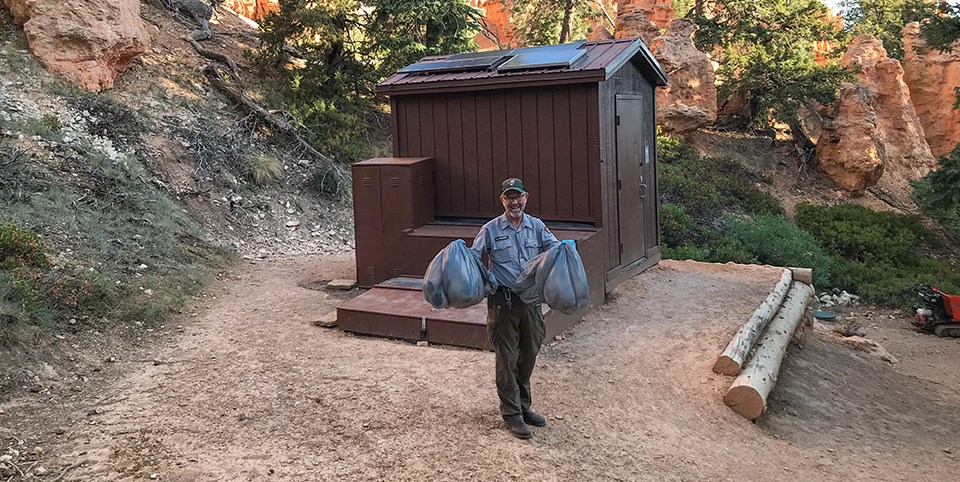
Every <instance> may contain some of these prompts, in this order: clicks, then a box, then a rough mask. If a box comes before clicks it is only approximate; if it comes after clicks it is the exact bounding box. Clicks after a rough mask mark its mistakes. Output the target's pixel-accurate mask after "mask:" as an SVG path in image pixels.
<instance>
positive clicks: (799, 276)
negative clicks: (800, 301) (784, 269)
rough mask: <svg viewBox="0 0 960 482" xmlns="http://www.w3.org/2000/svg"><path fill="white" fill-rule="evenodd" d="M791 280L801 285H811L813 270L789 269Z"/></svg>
mask: <svg viewBox="0 0 960 482" xmlns="http://www.w3.org/2000/svg"><path fill="white" fill-rule="evenodd" d="M790 272H791V273H793V280H794V281H799V282H801V283H803V284H808V285H811V286H812V285H813V270H812V269H810V268H790Z"/></svg>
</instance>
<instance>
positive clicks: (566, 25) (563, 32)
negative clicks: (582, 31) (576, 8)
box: [560, 0, 573, 44]
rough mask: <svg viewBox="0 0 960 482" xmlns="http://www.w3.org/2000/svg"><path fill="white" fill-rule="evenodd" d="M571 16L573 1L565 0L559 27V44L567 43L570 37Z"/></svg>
mask: <svg viewBox="0 0 960 482" xmlns="http://www.w3.org/2000/svg"><path fill="white" fill-rule="evenodd" d="M572 15H573V0H567V2H566V5H565V6H564V8H563V24H562V25H561V26H560V43H562V44H563V43H567V39H568V38H569V37H570V17H571V16H572Z"/></svg>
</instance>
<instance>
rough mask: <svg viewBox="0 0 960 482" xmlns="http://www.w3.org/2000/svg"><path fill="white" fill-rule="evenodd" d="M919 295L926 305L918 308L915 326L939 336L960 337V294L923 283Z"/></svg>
mask: <svg viewBox="0 0 960 482" xmlns="http://www.w3.org/2000/svg"><path fill="white" fill-rule="evenodd" d="M917 295H919V296H920V299H921V300H923V302H924V304H925V305H926V306H925V307H920V308H917V312H916V315H915V316H914V319H913V324H914V325H915V326H917V327H919V328H920V329H922V330H924V331H928V332H931V333H935V334H937V335H939V336H954V337H960V296H958V295H949V294H946V293H944V292H942V291H940V290H939V289H937V288H935V287H933V286H930V285H921V286H920V287H919V288H918V289H917Z"/></svg>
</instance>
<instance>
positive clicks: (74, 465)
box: [50, 460, 89, 482]
mask: <svg viewBox="0 0 960 482" xmlns="http://www.w3.org/2000/svg"><path fill="white" fill-rule="evenodd" d="M87 462H89V461H88V460H84V461H82V462H77V463H75V464H72V465H68V466H66V467H64V468H63V470H62V471H60V475H58V476H57V478H55V479H53V480H52V481H50V482H60V481H61V480H63V478H64V477H66V475H67V472H69V471H71V470H73V469H75V468H77V467H80V466H81V465H83V464H85V463H87Z"/></svg>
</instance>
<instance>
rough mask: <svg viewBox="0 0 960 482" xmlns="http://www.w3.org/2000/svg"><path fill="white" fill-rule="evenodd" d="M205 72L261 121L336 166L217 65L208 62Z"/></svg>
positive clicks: (310, 152) (305, 149) (315, 155)
mask: <svg viewBox="0 0 960 482" xmlns="http://www.w3.org/2000/svg"><path fill="white" fill-rule="evenodd" d="M203 73H204V74H206V75H207V78H208V79H210V83H212V84H213V86H214V87H216V88H217V90H219V91H220V92H223V93H224V94H226V96H227V97H229V98H230V99H231V100H233V101H234V102H236V103H238V104H240V105H241V106H242V107H243V108H244V109H246V110H247V111H249V112H251V113H253V114H255V115H256V116H257V117H258V118H259V119H260V120H261V121H263V122H264V123H266V124H267V125H269V126H270V127H271V128H273V129H274V130H276V131H277V132H280V133H282V134H284V135H286V136H289V137H290V138H291V139H293V140H294V142H296V143H297V145H298V146H299V147H300V148H301V149H303V150H304V151H305V152H307V153H309V154H310V155H311V156H313V157H315V158H316V159H318V160H320V161H321V162H323V163H324V164H326V166H327V167H330V168H333V167H334V164H333V161H332V160H331V159H330V158H329V157H327V156H325V155H323V154H321V153H320V151H318V150H316V149H314V148H313V146H311V145H310V144H309V143H308V142H307V141H306V140H305V139H304V138H303V137H301V136H300V134H298V133H297V131H296V129H294V128H293V127H292V126H291V125H290V124H289V123H287V122H285V121H284V120H282V119H280V118H279V117H278V116H275V115H273V114H271V113H270V112H269V111H268V110H267V109H264V108H263V106H261V105H260V104H258V103H257V102H256V101H255V100H253V99H251V98H250V96H248V95H247V94H245V93H244V92H243V91H241V90H240V89H238V88H236V87H234V86H232V85H230V84H228V83H227V81H226V80H224V78H223V76H222V75H221V74H220V71H219V70H218V69H217V68H216V67H215V66H213V65H212V64H208V65H207V66H206V67H204V68H203Z"/></svg>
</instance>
